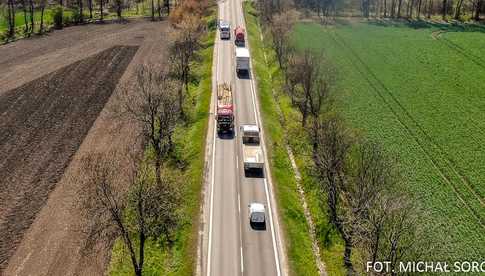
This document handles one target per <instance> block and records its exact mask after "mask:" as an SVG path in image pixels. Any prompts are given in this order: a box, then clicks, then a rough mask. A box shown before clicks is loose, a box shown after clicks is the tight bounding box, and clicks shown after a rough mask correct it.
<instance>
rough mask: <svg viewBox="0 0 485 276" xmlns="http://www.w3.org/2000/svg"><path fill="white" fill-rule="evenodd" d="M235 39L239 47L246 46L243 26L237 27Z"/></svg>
mask: <svg viewBox="0 0 485 276" xmlns="http://www.w3.org/2000/svg"><path fill="white" fill-rule="evenodd" d="M234 37H235V41H234V43H236V45H237V46H244V28H243V27H241V26H237V27H236V29H234Z"/></svg>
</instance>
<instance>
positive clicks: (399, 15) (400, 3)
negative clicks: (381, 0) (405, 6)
mask: <svg viewBox="0 0 485 276" xmlns="http://www.w3.org/2000/svg"><path fill="white" fill-rule="evenodd" d="M401 7H402V0H399V1H398V6H397V18H401Z"/></svg>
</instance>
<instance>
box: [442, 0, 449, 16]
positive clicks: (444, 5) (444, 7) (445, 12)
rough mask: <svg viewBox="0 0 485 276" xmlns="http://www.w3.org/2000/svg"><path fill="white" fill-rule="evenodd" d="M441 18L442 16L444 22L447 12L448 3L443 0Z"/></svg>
mask: <svg viewBox="0 0 485 276" xmlns="http://www.w3.org/2000/svg"><path fill="white" fill-rule="evenodd" d="M442 8H443V9H442V12H443V14H442V16H443V20H446V14H447V12H448V1H447V0H443V7H442Z"/></svg>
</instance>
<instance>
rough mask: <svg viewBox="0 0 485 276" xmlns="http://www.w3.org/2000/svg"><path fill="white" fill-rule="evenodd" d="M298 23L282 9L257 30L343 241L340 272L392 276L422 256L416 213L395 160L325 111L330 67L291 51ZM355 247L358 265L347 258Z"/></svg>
mask: <svg viewBox="0 0 485 276" xmlns="http://www.w3.org/2000/svg"><path fill="white" fill-rule="evenodd" d="M264 6H265V4H264V3H260V7H262V8H264ZM263 14H264V13H263ZM297 18H298V13H297V12H296V11H295V10H292V9H284V10H282V11H281V12H279V13H274V14H272V15H271V20H270V21H268V22H266V24H264V25H265V26H269V31H270V32H271V34H272V35H271V37H272V40H273V41H272V42H273V43H272V46H273V49H274V51H275V53H276V58H277V60H278V63H279V65H280V68H281V69H282V72H283V74H284V86H283V87H282V89H283V90H284V91H286V93H287V95H288V96H289V98H290V99H291V102H292V104H293V106H294V107H295V108H296V109H297V110H298V111H299V113H300V115H301V117H300V118H301V128H302V130H306V131H307V137H309V143H311V148H312V160H313V169H314V172H315V177H316V179H317V183H318V190H319V196H320V199H321V201H320V202H321V204H322V205H321V207H322V209H324V210H327V213H328V220H329V222H330V223H331V225H333V229H334V230H336V232H337V233H338V234H339V236H340V237H341V238H342V239H343V241H344V248H345V250H344V252H343V259H344V265H345V267H346V268H347V271H348V274H349V275H353V274H355V272H356V271H364V269H363V268H364V267H365V264H366V263H367V262H371V263H374V262H376V261H383V260H386V261H390V270H391V271H392V270H393V269H395V271H398V269H397V265H398V263H399V262H400V261H405V260H409V259H410V258H411V257H414V258H417V257H419V256H420V254H422V253H424V251H423V250H421V249H422V248H418V247H419V246H420V244H421V243H420V241H421V238H422V235H421V231H420V229H419V223H418V221H417V214H418V211H417V209H416V207H415V206H413V204H412V203H411V201H410V200H409V199H408V197H407V196H406V195H405V194H404V193H402V192H401V191H400V190H401V188H400V187H401V186H402V184H403V183H402V177H401V176H400V173H399V170H398V162H397V160H396V159H395V158H392V157H391V156H390V155H389V154H388V153H386V152H385V151H384V150H383V149H382V147H381V146H380V145H379V144H377V143H375V142H372V141H369V140H366V139H365V138H362V137H359V136H357V135H355V133H354V132H353V131H352V130H351V129H349V128H348V127H346V126H345V124H344V123H343V121H342V120H341V119H340V118H339V116H338V114H336V113H335V111H332V100H331V99H332V93H334V89H333V88H334V85H335V82H336V78H337V72H336V71H337V70H336V69H335V67H334V66H333V64H332V63H331V62H330V61H329V60H328V59H327V58H326V56H325V55H324V54H323V53H321V52H315V51H312V50H309V49H307V50H304V51H296V50H295V49H293V48H292V46H291V43H290V33H291V31H292V28H293V25H294V23H295V22H296V19H297ZM354 248H356V249H357V250H358V252H359V254H357V255H356V256H359V257H360V258H357V257H356V256H353V255H352V251H353V249H354ZM420 250H421V251H420ZM356 259H358V262H359V263H358V268H355V264H354V263H353V260H356Z"/></svg>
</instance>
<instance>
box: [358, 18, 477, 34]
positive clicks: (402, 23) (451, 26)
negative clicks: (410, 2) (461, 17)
mask: <svg viewBox="0 0 485 276" xmlns="http://www.w3.org/2000/svg"><path fill="white" fill-rule="evenodd" d="M367 24H369V25H373V26H379V27H397V28H412V29H437V30H441V31H443V32H479V33H485V25H484V24H480V23H463V22H458V21H451V22H440V21H430V20H423V19H417V20H407V19H370V20H369V21H367Z"/></svg>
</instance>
